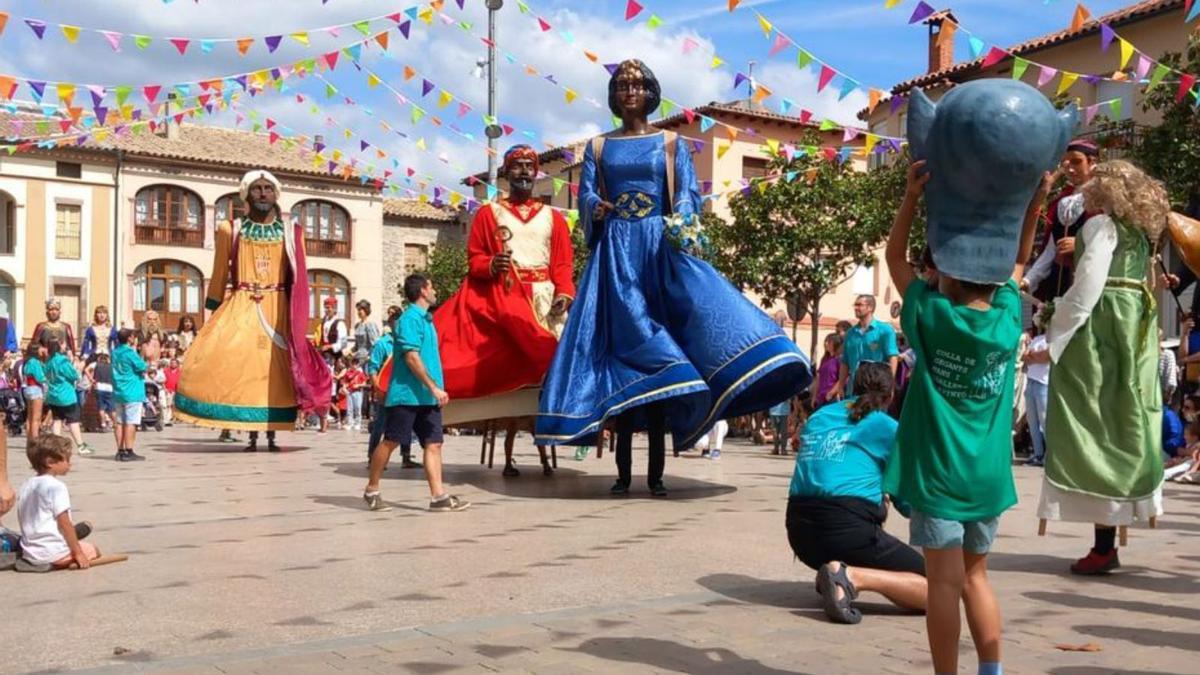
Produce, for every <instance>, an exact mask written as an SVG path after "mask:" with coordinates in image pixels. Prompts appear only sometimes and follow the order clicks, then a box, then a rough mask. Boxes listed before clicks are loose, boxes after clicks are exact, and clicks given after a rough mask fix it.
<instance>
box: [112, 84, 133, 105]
mask: <svg viewBox="0 0 1200 675" xmlns="http://www.w3.org/2000/svg"><path fill="white" fill-rule="evenodd" d="M114 91H116V92H117V107H118V108H119V107H121V106H123V105H125V99H127V98H129V94H131V93H133V87H130V86H127V85H120V86H118V87H117V88H116V89H114Z"/></svg>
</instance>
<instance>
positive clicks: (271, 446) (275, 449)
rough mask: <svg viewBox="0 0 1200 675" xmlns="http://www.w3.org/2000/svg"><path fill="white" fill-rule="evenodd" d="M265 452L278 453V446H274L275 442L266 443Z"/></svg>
mask: <svg viewBox="0 0 1200 675" xmlns="http://www.w3.org/2000/svg"><path fill="white" fill-rule="evenodd" d="M267 452H279V446H278V445H275V441H267Z"/></svg>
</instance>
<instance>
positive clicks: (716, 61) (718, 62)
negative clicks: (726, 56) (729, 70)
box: [709, 56, 725, 70]
mask: <svg viewBox="0 0 1200 675" xmlns="http://www.w3.org/2000/svg"><path fill="white" fill-rule="evenodd" d="M723 63H725V61H724V60H723V59H722V58H721V57H719V56H714V57H713V59H712V65H711V66H709V68H712V69H714V70H715V69H717V68H720V67H721V64H723Z"/></svg>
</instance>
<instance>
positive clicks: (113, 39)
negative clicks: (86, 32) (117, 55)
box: [100, 30, 124, 52]
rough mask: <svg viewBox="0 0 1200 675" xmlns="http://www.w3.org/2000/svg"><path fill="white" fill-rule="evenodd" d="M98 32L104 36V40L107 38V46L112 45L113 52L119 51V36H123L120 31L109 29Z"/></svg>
mask: <svg viewBox="0 0 1200 675" xmlns="http://www.w3.org/2000/svg"><path fill="white" fill-rule="evenodd" d="M100 34H101V35H103V36H104V39H105V40H108V46H110V47H112V50H113V51H114V52H119V51H121V38H122V37H124V36H123V35H122V34H121V33H117V32H115V31H111V30H102V31H100Z"/></svg>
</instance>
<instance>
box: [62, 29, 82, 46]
mask: <svg viewBox="0 0 1200 675" xmlns="http://www.w3.org/2000/svg"><path fill="white" fill-rule="evenodd" d="M62 34H63V37H65V38H67V42H70V43H71V44H75V41H76V40H78V39H79V26H62Z"/></svg>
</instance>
